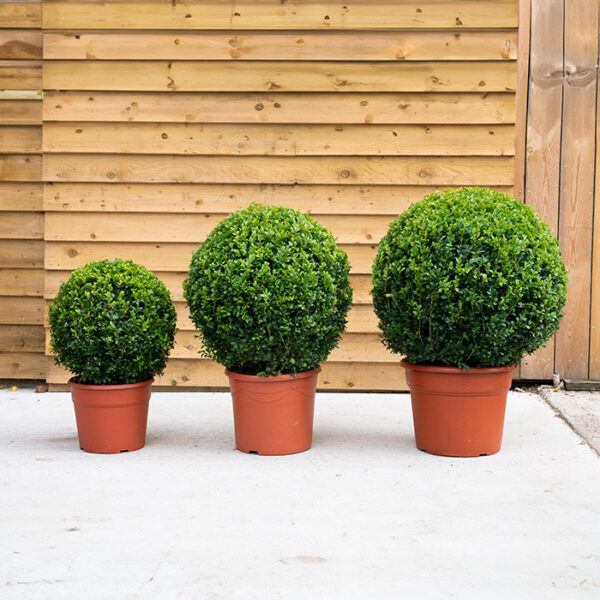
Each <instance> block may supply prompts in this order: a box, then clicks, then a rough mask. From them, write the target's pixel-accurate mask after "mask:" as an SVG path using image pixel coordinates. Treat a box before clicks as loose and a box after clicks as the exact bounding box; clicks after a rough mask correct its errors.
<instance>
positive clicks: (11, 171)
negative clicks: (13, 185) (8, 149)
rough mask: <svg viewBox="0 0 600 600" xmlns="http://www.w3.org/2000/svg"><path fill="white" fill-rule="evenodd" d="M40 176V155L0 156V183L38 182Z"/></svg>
mask: <svg viewBox="0 0 600 600" xmlns="http://www.w3.org/2000/svg"><path fill="white" fill-rule="evenodd" d="M41 175H42V157H41V156H40V155H35V154H31V155H23V154H4V155H0V181H24V182H27V181H31V182H38V181H40V180H41Z"/></svg>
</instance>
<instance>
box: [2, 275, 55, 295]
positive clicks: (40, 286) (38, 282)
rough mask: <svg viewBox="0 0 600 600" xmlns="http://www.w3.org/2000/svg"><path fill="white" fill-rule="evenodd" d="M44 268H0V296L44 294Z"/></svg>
mask: <svg viewBox="0 0 600 600" xmlns="http://www.w3.org/2000/svg"><path fill="white" fill-rule="evenodd" d="M43 294H44V271H43V270H42V269H0V296H42V295H43Z"/></svg>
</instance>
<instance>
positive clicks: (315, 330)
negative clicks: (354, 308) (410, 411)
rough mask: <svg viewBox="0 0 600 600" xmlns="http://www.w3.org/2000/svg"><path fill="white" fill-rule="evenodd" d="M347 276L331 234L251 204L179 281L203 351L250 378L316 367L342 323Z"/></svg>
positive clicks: (296, 216)
mask: <svg viewBox="0 0 600 600" xmlns="http://www.w3.org/2000/svg"><path fill="white" fill-rule="evenodd" d="M349 271H350V265H349V263H348V257H347V256H346V254H345V253H344V252H343V251H342V250H340V249H339V248H338V247H337V246H336V244H335V239H334V237H333V236H332V235H331V233H329V232H328V231H327V229H325V228H324V227H322V226H321V225H319V224H318V223H317V222H316V221H314V220H313V219H311V218H310V217H309V216H307V215H303V214H302V213H300V212H298V211H295V210H292V209H289V208H281V207H279V206H257V205H251V206H250V207H249V208H247V209H245V210H240V211H238V212H236V213H234V214H232V215H230V216H229V217H227V218H226V219H224V220H223V221H221V222H220V223H219V225H217V227H216V228H215V229H214V230H213V231H212V232H211V233H210V234H209V236H208V237H207V239H206V241H205V242H204V243H203V244H202V245H201V246H200V248H199V249H198V250H197V251H196V253H195V254H194V255H193V257H192V262H191V264H190V273H189V279H187V280H186V281H185V282H184V284H183V289H184V296H185V299H186V301H187V303H188V306H189V309H190V313H191V318H192V321H193V322H194V324H195V325H196V327H197V328H198V329H199V330H200V331H201V333H202V344H203V346H202V354H203V355H204V356H206V357H209V358H213V359H214V360H216V361H217V362H219V363H221V364H223V365H225V366H226V367H227V368H228V369H229V370H231V371H234V372H236V373H243V374H249V375H281V374H294V373H299V372H303V371H309V370H311V369H314V368H316V367H317V366H318V365H319V363H321V362H323V361H324V360H325V359H326V358H327V356H328V355H329V353H330V352H331V351H332V350H333V349H334V348H335V347H336V346H337V344H338V342H339V339H340V335H341V333H342V331H343V330H344V327H345V325H346V315H347V313H348V309H349V308H350V303H351V301H352V289H351V288H350V278H349Z"/></svg>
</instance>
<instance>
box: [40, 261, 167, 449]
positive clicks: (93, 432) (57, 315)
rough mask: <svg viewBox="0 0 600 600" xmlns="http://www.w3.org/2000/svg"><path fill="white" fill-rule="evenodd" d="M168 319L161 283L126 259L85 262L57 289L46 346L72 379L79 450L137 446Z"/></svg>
mask: <svg viewBox="0 0 600 600" xmlns="http://www.w3.org/2000/svg"><path fill="white" fill-rule="evenodd" d="M175 320H176V314H175V307H174V306H173V303H172V302H171V297H170V294H169V291H168V290H167V288H166V287H165V285H164V284H163V283H162V282H161V281H160V280H159V279H158V278H157V277H156V276H155V275H153V274H152V273H151V272H150V271H148V270H147V269H146V268H145V267H142V266H141V265H137V264H135V263H133V262H131V261H130V260H127V261H124V260H121V259H119V258H117V259H115V260H113V261H110V260H102V261H100V262H91V263H88V264H87V265H85V266H83V267H80V268H79V269H77V270H76V271H74V272H73V273H72V274H71V276H70V278H69V279H68V281H66V282H65V283H63V284H62V285H61V286H60V289H59V291H58V294H57V295H56V298H55V299H54V301H53V303H52V305H51V306H50V308H49V311H48V321H49V324H50V330H51V339H50V345H51V348H52V351H53V352H54V354H55V355H56V358H55V361H56V363H57V364H59V365H63V366H65V367H66V368H67V369H69V370H70V371H71V372H72V373H74V374H75V376H74V377H73V378H72V379H70V380H69V386H70V388H71V396H72V399H73V404H74V407H75V417H76V420H77V431H78V434H79V446H80V447H81V449H82V450H85V451H86V452H97V453H117V452H125V451H132V450H138V449H139V448H142V447H143V446H144V443H145V436H146V422H147V417H148V402H149V399H150V393H151V388H152V382H153V376H154V375H156V374H160V373H162V371H163V370H164V368H165V364H166V361H167V357H168V356H169V352H170V350H171V348H173V344H174V342H173V338H174V335H175Z"/></svg>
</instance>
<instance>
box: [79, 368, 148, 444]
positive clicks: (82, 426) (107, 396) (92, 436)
mask: <svg viewBox="0 0 600 600" xmlns="http://www.w3.org/2000/svg"><path fill="white" fill-rule="evenodd" d="M153 381H154V380H153V379H148V380H147V381H140V382H139V383H127V384H122V385H84V384H81V383H75V382H74V381H73V380H72V379H71V380H69V386H70V387H71V397H72V399H73V406H74V407H75V419H76V420H77V433H78V435H79V447H80V448H81V449H82V450H85V451H86V452H94V453H98V454H117V453H119V452H132V451H134V450H139V449H140V448H143V447H144V444H145V443H146V424H147V422H148V404H149V402H150V394H151V392H152V382H153Z"/></svg>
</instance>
